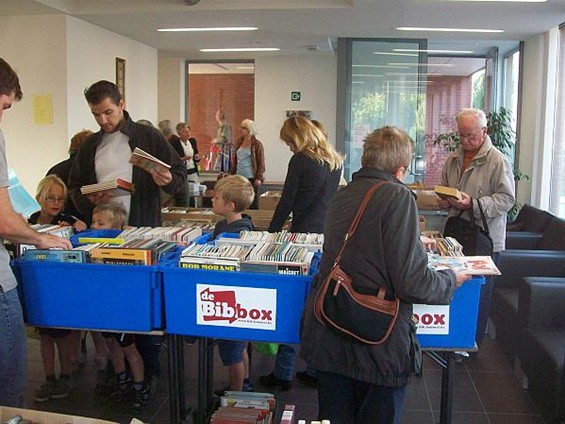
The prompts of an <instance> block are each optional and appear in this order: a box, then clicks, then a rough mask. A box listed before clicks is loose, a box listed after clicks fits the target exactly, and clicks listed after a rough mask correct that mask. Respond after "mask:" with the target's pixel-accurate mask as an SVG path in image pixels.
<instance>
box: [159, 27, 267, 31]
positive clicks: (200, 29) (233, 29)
mask: <svg viewBox="0 0 565 424" xmlns="http://www.w3.org/2000/svg"><path fill="white" fill-rule="evenodd" d="M257 29H258V28H256V27H200V28H198V27H192V28H190V27H189V28H159V29H158V30H157V31H160V32H206V31H255V30H257Z"/></svg>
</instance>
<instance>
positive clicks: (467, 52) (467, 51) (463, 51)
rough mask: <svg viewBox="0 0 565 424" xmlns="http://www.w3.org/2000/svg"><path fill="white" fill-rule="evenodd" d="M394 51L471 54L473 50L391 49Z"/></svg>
mask: <svg viewBox="0 0 565 424" xmlns="http://www.w3.org/2000/svg"><path fill="white" fill-rule="evenodd" d="M392 50H393V51H395V52H424V53H452V54H471V53H473V50H434V49H425V50H418V49H392Z"/></svg>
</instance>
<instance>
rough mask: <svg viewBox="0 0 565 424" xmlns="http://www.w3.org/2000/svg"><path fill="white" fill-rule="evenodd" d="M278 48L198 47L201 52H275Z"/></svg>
mask: <svg viewBox="0 0 565 424" xmlns="http://www.w3.org/2000/svg"><path fill="white" fill-rule="evenodd" d="M279 50H280V49H278V48H276V47H241V48H235V49H200V51H201V52H205V53H212V52H277V51H279Z"/></svg>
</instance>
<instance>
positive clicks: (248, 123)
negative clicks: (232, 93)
mask: <svg viewBox="0 0 565 424" xmlns="http://www.w3.org/2000/svg"><path fill="white" fill-rule="evenodd" d="M239 131H240V133H241V135H242V136H243V137H255V135H256V134H257V128H256V127H255V122H253V121H252V120H251V119H244V120H243V121H241V125H240V126H239Z"/></svg>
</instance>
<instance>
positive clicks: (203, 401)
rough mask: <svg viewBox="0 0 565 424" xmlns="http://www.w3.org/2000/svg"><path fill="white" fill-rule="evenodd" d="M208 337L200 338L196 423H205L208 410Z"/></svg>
mask: <svg viewBox="0 0 565 424" xmlns="http://www.w3.org/2000/svg"><path fill="white" fill-rule="evenodd" d="M207 350H208V339H207V338H206V337H201V338H199V339H198V411H197V413H196V423H197V424H204V421H205V419H206V413H207V411H208V402H207V392H208V391H207V387H206V386H207V381H208V376H207V374H208V355H207Z"/></svg>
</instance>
